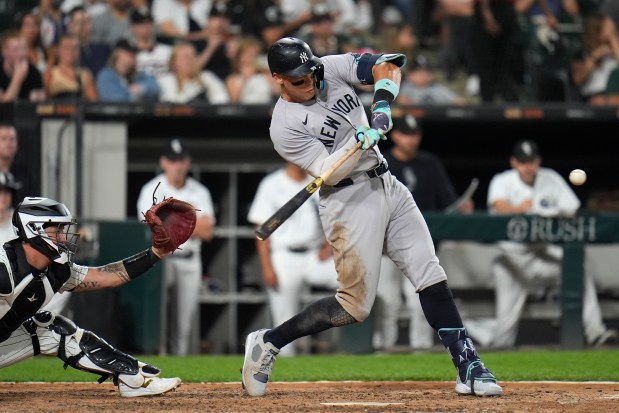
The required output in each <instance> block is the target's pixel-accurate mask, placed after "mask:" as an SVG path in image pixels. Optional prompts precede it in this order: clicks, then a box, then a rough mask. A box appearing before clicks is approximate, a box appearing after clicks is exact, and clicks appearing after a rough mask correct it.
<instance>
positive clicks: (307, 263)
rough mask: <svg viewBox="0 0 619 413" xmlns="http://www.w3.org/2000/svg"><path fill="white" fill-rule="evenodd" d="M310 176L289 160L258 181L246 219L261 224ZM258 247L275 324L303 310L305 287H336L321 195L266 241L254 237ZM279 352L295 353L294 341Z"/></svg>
mask: <svg viewBox="0 0 619 413" xmlns="http://www.w3.org/2000/svg"><path fill="white" fill-rule="evenodd" d="M312 179H313V178H312V177H311V176H309V175H308V174H307V173H306V172H305V171H304V170H303V169H301V168H299V167H298V166H296V165H294V164H292V163H290V162H287V163H286V166H285V167H284V168H281V169H278V170H276V171H275V172H272V173H270V174H269V175H267V176H265V177H264V178H263V180H262V181H261V182H260V185H259V186H258V190H257V191H256V195H255V197H254V200H253V201H252V204H251V207H250V209H249V213H248V216H247V220H248V221H249V222H251V223H253V224H256V225H257V226H260V225H262V224H263V223H264V222H265V221H266V220H267V219H269V217H271V215H273V214H274V213H275V211H277V210H278V209H279V208H280V207H281V206H282V205H283V204H285V203H286V201H288V200H289V199H290V198H292V197H293V196H294V195H295V194H296V193H298V192H299V191H300V190H301V189H303V188H304V187H305V186H306V185H308V184H309V183H310V182H311V181H312ZM256 250H257V252H258V257H259V258H260V267H261V272H262V280H263V282H264V285H265V287H266V290H267V294H268V297H269V307H270V310H271V319H272V322H273V325H280V324H281V323H283V322H284V321H286V320H288V319H290V318H291V317H292V316H293V315H295V314H296V313H297V312H298V311H299V310H300V307H301V295H302V292H303V288H304V287H306V286H321V287H325V288H328V289H331V290H335V289H336V288H337V273H336V271H335V263H334V262H333V257H332V255H333V251H332V250H331V246H330V245H329V244H328V243H327V242H326V239H325V236H324V232H323V231H322V225H321V224H320V217H319V215H318V199H317V196H314V197H312V198H310V199H309V200H308V201H307V202H305V203H304V204H303V205H301V207H300V208H299V209H298V210H297V211H296V212H295V213H294V214H293V216H292V217H290V218H289V219H288V220H287V221H286V222H284V223H283V224H282V226H281V227H280V228H279V229H278V230H277V231H275V232H274V233H273V234H272V235H271V236H270V237H269V238H268V239H266V240H264V241H260V240H256ZM279 354H280V355H283V356H294V355H295V354H296V349H295V346H294V344H293V343H291V344H289V345H287V346H285V347H283V348H282V349H281V350H280V353H279Z"/></svg>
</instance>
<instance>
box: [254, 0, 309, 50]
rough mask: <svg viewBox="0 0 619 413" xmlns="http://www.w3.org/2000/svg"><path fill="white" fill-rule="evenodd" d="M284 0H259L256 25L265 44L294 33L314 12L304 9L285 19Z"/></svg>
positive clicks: (307, 21) (268, 44)
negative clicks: (291, 17)
mask: <svg viewBox="0 0 619 413" xmlns="http://www.w3.org/2000/svg"><path fill="white" fill-rule="evenodd" d="M282 3H283V0H257V1H256V4H257V7H256V16H255V19H256V20H255V26H256V29H257V32H258V35H259V36H260V38H261V39H262V41H263V42H264V44H265V45H267V46H270V45H272V44H273V43H275V42H276V41H277V40H279V39H281V38H282V37H285V36H290V35H293V34H295V33H296V32H297V30H299V29H300V28H301V27H303V26H304V25H305V24H307V23H309V22H310V21H311V19H312V12H311V11H310V10H304V11H303V12H301V13H299V14H297V15H296V16H295V18H294V19H285V18H284V11H283V10H282Z"/></svg>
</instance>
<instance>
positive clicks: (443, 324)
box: [419, 281, 464, 331]
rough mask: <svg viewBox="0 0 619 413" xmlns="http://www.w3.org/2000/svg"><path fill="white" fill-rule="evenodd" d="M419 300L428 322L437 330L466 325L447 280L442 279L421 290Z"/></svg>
mask: <svg viewBox="0 0 619 413" xmlns="http://www.w3.org/2000/svg"><path fill="white" fill-rule="evenodd" d="M419 302H420V303H421V308H422V309H423V313H424V314H425V316H426V319H427V320H428V323H429V324H430V326H431V327H432V328H433V329H435V330H436V331H438V330H440V329H442V328H462V327H464V325H463V324H462V319H461V318H460V313H459V312H458V308H457V307H456V303H455V302H454V297H453V295H452V294H451V290H450V289H449V287H448V286H447V281H441V282H440V283H437V284H434V285H431V286H429V287H427V288H425V289H423V290H421V291H420V292H419Z"/></svg>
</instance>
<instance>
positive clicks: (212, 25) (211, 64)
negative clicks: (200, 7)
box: [192, 4, 232, 81]
mask: <svg viewBox="0 0 619 413" xmlns="http://www.w3.org/2000/svg"><path fill="white" fill-rule="evenodd" d="M215 6H216V4H214V5H213V8H212V9H211V12H210V13H209V18H208V26H207V27H206V28H205V29H204V35H205V37H204V41H203V42H198V43H196V42H192V43H193V45H194V47H195V48H196V51H197V52H198V57H197V59H198V65H199V66H200V67H201V68H202V69H203V70H208V71H210V72H213V73H214V74H215V75H217V77H219V79H221V80H222V81H223V80H225V79H226V77H227V76H228V75H229V74H230V73H231V72H232V68H231V65H230V59H229V58H228V54H227V45H228V42H229V40H230V39H231V38H232V34H231V33H230V18H229V17H228V9H227V7H226V6H225V4H221V5H219V7H217V8H216V7H215Z"/></svg>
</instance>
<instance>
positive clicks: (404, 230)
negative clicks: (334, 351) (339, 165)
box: [270, 54, 447, 321]
mask: <svg viewBox="0 0 619 413" xmlns="http://www.w3.org/2000/svg"><path fill="white" fill-rule="evenodd" d="M357 59H358V56H356V55H353V54H345V55H333V56H325V57H322V58H321V60H322V63H323V64H324V72H325V76H324V80H325V88H324V90H318V89H316V98H315V99H313V100H310V101H308V102H303V103H293V102H288V101H286V100H284V99H281V98H280V99H279V100H278V101H277V103H276V105H275V109H274V110H273V117H272V120H271V128H270V132H271V139H272V141H273V144H274V147H275V149H276V150H277V152H278V153H279V154H280V155H281V156H282V157H283V158H285V159H286V160H288V161H290V162H293V163H295V164H297V165H299V166H300V167H301V168H303V169H306V170H307V169H310V167H311V165H312V163H313V162H314V161H316V160H317V159H319V157H320V156H323V154H324V151H325V150H326V151H327V152H328V153H333V152H334V151H336V150H337V149H339V148H342V147H344V146H345V145H346V143H347V142H348V141H349V139H350V138H351V137H352V136H354V134H355V131H356V127H357V126H361V125H365V126H368V120H367V116H366V113H365V109H364V108H363V106H362V104H361V101H360V99H359V97H358V96H357V94H356V93H355V90H354V89H353V86H352V85H353V84H360V83H361V82H360V80H359V79H358V77H357V63H358V60H357ZM349 122H350V123H352V125H351V124H350V123H349ZM353 125H354V126H353ZM382 162H383V156H382V154H381V153H380V150H379V149H378V147H376V146H375V147H374V148H373V150H366V151H364V152H363V153H362V155H361V157H360V158H359V161H358V162H357V163H356V165H355V166H354V167H353V169H352V170H351V172H350V173H349V174H348V177H349V178H350V179H351V180H352V182H351V184H350V185H348V186H326V185H323V186H322V187H321V189H320V201H319V211H320V218H321V221H322V226H323V228H324V231H325V233H326V236H327V240H328V241H329V243H330V244H331V246H332V247H333V251H334V259H335V266H336V268H337V271H338V283H339V288H338V292H337V294H336V299H337V300H338V302H339V303H340V304H341V305H342V307H343V308H344V309H345V310H346V311H347V312H348V313H349V314H350V315H351V316H353V317H354V318H355V319H356V320H357V321H363V320H365V319H366V318H367V317H368V315H369V313H370V310H371V308H372V305H373V303H374V299H375V297H376V289H377V285H378V280H379V272H380V265H381V256H382V252H383V251H384V252H385V254H387V255H388V256H389V257H390V258H391V259H392V260H393V261H394V263H395V264H396V265H397V266H398V268H399V269H400V270H401V271H402V272H403V274H404V275H405V276H406V277H407V278H408V279H409V280H410V281H411V283H412V284H413V285H414V287H415V288H416V290H417V291H420V290H422V289H424V288H426V287H429V286H431V285H434V284H436V283H439V282H441V281H445V280H446V279H447V277H446V275H445V272H444V270H443V268H442V267H441V266H440V265H439V262H438V258H437V257H436V255H435V251H434V244H433V242H432V239H431V237H430V232H429V230H428V228H427V225H426V223H425V221H424V219H423V217H422V215H421V213H420V212H419V209H418V208H417V205H416V204H415V201H414V200H413V197H412V195H411V193H410V191H409V190H408V189H407V188H406V187H405V186H404V185H403V184H402V183H400V182H399V181H398V180H397V179H396V178H395V177H393V176H392V175H391V174H390V173H389V172H388V171H387V172H385V173H383V174H382V175H380V176H378V177H370V175H368V173H367V171H370V170H374V168H377V167H378V166H379V165H380V164H381V163H382Z"/></svg>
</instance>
